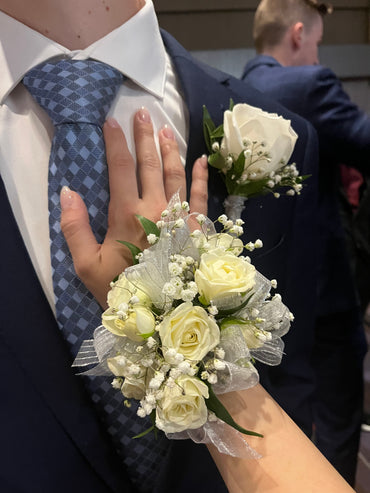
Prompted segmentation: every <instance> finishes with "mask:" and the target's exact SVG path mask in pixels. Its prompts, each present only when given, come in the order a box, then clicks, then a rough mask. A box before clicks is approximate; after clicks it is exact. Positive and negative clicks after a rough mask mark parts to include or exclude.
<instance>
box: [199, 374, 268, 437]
mask: <svg viewBox="0 0 370 493" xmlns="http://www.w3.org/2000/svg"><path fill="white" fill-rule="evenodd" d="M204 383H205V384H206V385H207V387H208V392H209V398H208V399H206V405H207V408H208V409H209V410H210V411H212V412H214V413H215V415H216V416H217V417H218V418H219V419H221V420H222V421H224V422H225V423H226V424H228V425H229V426H232V427H233V428H234V429H235V430H237V431H240V433H243V434H244V435H250V436H255V437H260V438H263V435H261V433H257V432H255V431H250V430H246V429H245V428H243V427H242V426H240V425H238V423H236V422H235V421H234V420H233V418H232V417H231V415H230V413H229V412H228V411H227V409H226V408H225V406H224V405H223V404H222V403H221V401H220V400H219V399H218V397H217V396H216V394H215V393H214V391H213V389H212V386H211V385H210V384H209V383H208V382H207V381H205V382H204Z"/></svg>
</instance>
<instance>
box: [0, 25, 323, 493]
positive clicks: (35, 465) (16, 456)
mask: <svg viewBox="0 0 370 493" xmlns="http://www.w3.org/2000/svg"><path fill="white" fill-rule="evenodd" d="M162 34H163V38H164V41H165V45H166V49H167V51H168V53H169V54H170V56H171V58H172V60H173V62H174V65H175V68H176V72H177V74H178V76H179V80H180V84H181V87H182V90H183V93H184V97H185V100H186V103H187V107H188V111H189V145H188V155H187V174H188V179H189V177H190V176H191V167H192V163H193V162H194V160H195V158H197V157H199V156H200V155H201V154H203V153H204V152H206V149H205V145H204V140H203V132H202V105H203V104H205V105H207V107H208V109H209V111H210V113H211V115H212V117H213V118H214V120H215V122H216V123H217V124H220V123H221V122H222V118H223V112H224V111H225V109H227V108H228V106H229V100H230V98H232V99H233V100H234V102H235V103H237V102H248V103H250V104H252V105H255V106H260V107H262V108H263V109H265V110H266V111H270V112H276V113H279V114H282V115H284V116H285V117H286V118H290V119H291V120H292V125H293V127H294V129H295V130H296V132H297V133H298V134H299V137H300V138H299V141H298V143H297V145H296V149H295V153H294V160H295V161H296V162H297V165H298V168H299V169H300V172H301V173H302V174H307V173H309V174H315V173H316V169H315V168H316V165H317V141H316V135H315V132H314V130H313V129H312V127H311V126H310V125H309V124H308V123H307V122H306V121H305V120H303V119H302V118H300V117H296V116H295V115H293V114H292V113H290V112H289V111H287V110H285V109H284V108H282V107H281V106H280V105H279V104H277V103H275V102H273V101H270V100H269V99H268V98H266V97H265V96H263V95H262V94H260V93H259V92H257V91H255V90H254V89H253V88H252V87H249V86H247V85H245V84H244V83H243V82H241V81H238V80H236V79H234V78H232V77H231V76H229V75H227V74H223V73H221V72H218V71H215V70H213V69H210V68H208V67H205V66H202V65H201V64H199V63H198V62H196V61H195V60H194V59H192V57H191V56H190V55H189V54H188V53H187V52H186V51H185V50H184V49H183V48H182V47H181V46H180V45H179V44H178V43H177V42H176V41H175V40H174V39H173V38H171V36H169V35H168V34H167V33H162ZM311 180H312V181H311V186H310V187H307V189H306V190H305V191H304V192H303V193H302V196H301V197H297V198H295V197H293V198H292V197H282V198H281V199H279V200H276V199H273V198H272V197H270V198H269V197H268V198H266V199H263V200H262V201H259V200H256V201H251V202H250V204H248V206H247V209H246V212H245V216H244V219H245V221H246V230H247V233H248V238H251V239H256V238H257V237H260V238H262V239H263V241H264V244H265V248H264V249H262V250H261V251H259V252H260V253H259V257H256V258H255V261H254V262H255V264H256V266H257V268H259V269H260V270H261V271H262V272H263V273H264V274H265V275H266V276H267V277H269V278H277V279H279V280H280V281H281V282H280V289H279V292H280V293H281V294H282V296H283V297H284V300H285V302H286V303H287V304H288V305H289V306H290V308H291V309H292V310H293V311H295V312H296V316H297V318H301V320H302V321H303V323H302V326H297V328H296V329H297V330H296V329H295V328H294V329H292V331H291V334H290V335H289V336H288V338H289V337H290V338H291V339H293V340H297V341H298V342H297V344H298V345H299V344H300V346H299V347H300V351H301V353H302V355H303V356H302V362H303V365H306V366H307V367H308V362H306V363H305V362H304V360H303V358H304V354H305V353H306V348H305V347H304V346H305V345H308V346H310V345H311V342H310V341H308V338H306V339H305V340H303V337H302V332H306V330H307V331H308V330H309V328H310V327H311V326H312V320H311V319H312V313H313V300H312V296H311V293H312V291H314V290H315V289H316V287H315V283H316V276H315V263H316V262H315V257H314V255H312V252H313V251H314V248H315V243H316V236H315V224H314V221H313V218H314V217H316V186H315V185H314V178H312V179H311ZM209 186H210V199H209V215H210V216H211V217H212V218H216V217H217V216H218V215H220V214H221V213H223V205H222V204H223V200H224V198H225V189H224V186H223V183H222V181H221V179H220V177H219V176H218V175H217V173H216V172H211V177H210V185H209ZM0 210H1V215H0V230H1V235H2V241H1V242H0V256H1V257H0V258H1V264H0V278H1V284H0V290H1V294H0V371H1V376H2V377H1V379H0V396H1V406H0V427H1V430H0V433H1V440H2V452H1V460H0V490H1V491H2V492H3V493H13V492H14V493H15V492H17V493H33V492H53V493H66V492H69V493H79V492H81V491H89V493H112V492H114V493H131V492H132V493H133V492H135V488H134V487H133V485H132V484H130V481H129V479H128V476H127V474H126V471H125V470H124V468H123V466H122V464H121V462H120V461H119V460H118V458H117V457H116V455H115V452H114V450H113V447H112V445H111V443H110V442H109V438H108V435H107V432H106V431H105V430H104V429H103V428H102V426H101V425H100V423H99V420H98V417H97V415H96V411H95V409H94V407H93V405H92V403H91V402H90V400H89V397H88V396H87V394H86V392H85V389H84V385H83V378H84V377H81V376H76V375H75V374H74V372H73V370H72V368H71V366H70V365H71V359H70V355H69V351H68V348H67V345H66V343H65V341H64V339H63V337H62V335H61V332H60V331H59V329H58V327H57V324H56V321H55V318H54V316H53V313H52V311H51V309H50V306H49V304H48V302H47V300H46V297H45V295H44V292H43V290H42V288H41V285H40V283H39V281H38V278H37V276H36V273H35V271H34V269H33V266H32V263H31V261H30V258H29V256H28V253H27V251H26V248H25V245H24V243H23V240H22V237H21V235H20V232H19V230H18V227H17V224H16V222H15V219H14V216H13V213H12V211H11V208H10V205H9V201H8V197H7V195H6V191H5V188H4V186H3V183H2V180H1V179H0ZM305 324H306V326H305ZM93 329H94V328H93V327H91V330H93ZM90 336H91V334H86V338H89V337H90ZM301 341H302V344H301ZM288 346H289V340H288ZM294 357H295V355H294V354H292V358H294ZM298 358H299V355H298ZM300 378H301V377H300V376H299V377H297V380H299V379H300ZM302 379H307V382H306V383H307V389H308V390H307V393H309V392H310V391H311V390H312V381H311V380H310V378H307V376H306V373H304V374H302ZM305 400H306V399H305V395H302V396H301V397H299V396H298V395H297V399H296V402H295V406H296V407H302V408H303V407H304V404H305ZM169 448H170V450H169V454H168V462H167V463H166V464H165V465H164V467H163V468H162V470H160V468H158V469H159V470H158V482H157V484H155V485H153V489H152V491H153V492H158V493H166V492H168V493H170V492H171V493H180V492H186V493H188V492H189V491H194V492H195V491H201V490H203V489H205V490H206V489H207V490H209V491H212V492H213V493H215V492H220V493H221V492H222V493H226V491H227V490H226V487H225V485H224V483H223V481H222V479H221V477H220V475H219V473H218V471H217V469H216V466H215V465H214V463H213V461H212V460H211V458H210V456H209V454H208V452H207V450H206V448H205V446H203V445H196V444H194V443H193V442H191V441H189V440H186V441H177V442H176V441H171V442H170V441H169Z"/></svg>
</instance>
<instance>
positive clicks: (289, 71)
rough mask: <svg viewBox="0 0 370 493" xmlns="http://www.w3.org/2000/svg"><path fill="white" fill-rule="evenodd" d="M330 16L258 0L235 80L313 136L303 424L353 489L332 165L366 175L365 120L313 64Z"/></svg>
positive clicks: (352, 301)
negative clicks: (313, 244) (309, 395)
mask: <svg viewBox="0 0 370 493" xmlns="http://www.w3.org/2000/svg"><path fill="white" fill-rule="evenodd" d="M330 11H331V7H329V6H327V5H326V4H324V3H320V2H317V1H315V0H262V1H261V2H260V4H259V5H258V8H257V11H256V13H255V17H254V27H253V36H254V43H255V47H256V50H257V53H258V54H257V56H256V57H255V58H254V59H252V60H251V61H249V62H248V63H247V65H246V66H245V68H244V72H243V75H242V79H243V80H244V81H245V82H247V83H249V84H252V85H254V86H255V87H258V89H259V90H260V91H262V92H263V93H264V94H266V95H268V96H270V97H272V98H274V99H275V100H277V101H279V102H280V103H281V104H283V105H284V106H286V107H287V108H289V109H290V110H292V111H294V112H296V113H298V114H299V115H301V116H303V117H304V118H306V119H307V120H308V121H309V122H311V123H312V125H313V126H314V127H315V129H316V131H317V133H318V137H319V151H320V165H319V214H318V217H317V221H318V223H319V238H320V239H319V242H320V244H319V249H320V254H319V283H318V291H317V300H318V305H317V311H316V316H315V318H316V319H315V347H314V351H313V355H312V364H313V367H314V370H315V374H316V390H315V395H314V399H313V407H312V409H313V424H314V426H315V443H316V444H317V446H318V448H319V449H320V450H321V451H322V453H323V454H324V455H325V456H326V457H327V458H328V459H329V461H330V462H331V463H332V464H333V465H334V466H335V467H336V468H337V469H338V471H339V472H340V473H341V474H342V475H343V476H344V477H345V478H346V479H347V481H348V482H349V483H350V484H353V483H354V480H355V472H356V463H357V452H358V447H359V438H360V429H361V419H362V406H363V359H364V355H365V353H366V340H365V337H364V330H363V326H362V322H361V317H360V310H359V302H358V296H357V293H356V287H355V281H354V275H353V272H352V271H351V268H350V259H349V254H348V251H347V248H346V238H345V232H344V229H343V226H342V224H341V220H340V216H339V203H338V194H339V186H340V168H339V165H340V164H346V165H349V166H354V167H356V168H358V169H359V170H361V171H362V172H364V173H368V171H369V162H370V118H369V117H368V116H367V115H366V114H365V113H363V112H362V111H360V110H359V108H358V107H357V106H356V105H355V104H353V103H352V102H351V101H350V99H349V97H348V95H347V94H346V93H345V92H344V90H343V88H342V86H341V83H340V81H339V80H338V78H337V77H336V75H335V74H334V73H333V72H332V71H331V70H329V69H328V68H325V67H323V66H321V65H319V59H318V46H319V44H320V42H321V39H322V35H323V16H324V15H325V14H326V13H328V12H330ZM296 371H299V369H298V368H297V369H296ZM269 373H270V379H271V386H269V387H267V388H268V390H269V391H270V392H271V393H272V395H273V396H274V397H275V398H276V399H277V400H278V402H279V403H280V404H281V405H282V406H283V407H284V406H285V401H284V398H282V396H280V394H279V387H278V384H279V379H284V378H285V377H284V374H280V373H279V369H277V371H276V372H275V370H274V369H271V371H269ZM294 391H295V389H292V396H294Z"/></svg>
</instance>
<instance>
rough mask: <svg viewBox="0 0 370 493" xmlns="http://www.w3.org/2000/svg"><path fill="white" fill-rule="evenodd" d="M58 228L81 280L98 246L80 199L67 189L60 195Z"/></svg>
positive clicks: (93, 259)
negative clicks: (60, 210) (59, 227)
mask: <svg viewBox="0 0 370 493" xmlns="http://www.w3.org/2000/svg"><path fill="white" fill-rule="evenodd" d="M60 205H61V209H62V212H61V220H60V226H61V229H62V232H63V234H64V237H65V239H66V242H67V244H68V248H69V250H70V252H71V255H72V259H73V263H74V266H75V270H76V273H77V275H78V276H79V277H81V279H83V278H84V273H85V272H86V270H88V264H90V262H94V261H95V259H96V256H97V252H98V249H99V245H98V243H97V241H96V239H95V236H94V234H93V232H92V230H91V227H90V223H89V215H88V212H87V209H86V206H85V204H84V202H83V200H82V199H81V197H80V196H79V195H78V193H76V192H72V191H71V190H70V189H69V188H68V187H63V188H62V191H61V193H60Z"/></svg>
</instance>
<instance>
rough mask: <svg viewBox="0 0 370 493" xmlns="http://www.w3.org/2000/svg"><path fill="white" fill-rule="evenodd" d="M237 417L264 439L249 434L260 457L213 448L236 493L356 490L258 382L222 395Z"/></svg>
mask: <svg viewBox="0 0 370 493" xmlns="http://www.w3.org/2000/svg"><path fill="white" fill-rule="evenodd" d="M219 397H220V399H221V400H222V402H223V404H224V405H225V406H226V407H227V409H228V411H229V412H230V413H231V414H232V416H233V418H234V419H235V421H236V422H237V423H238V424H240V425H241V426H243V427H245V428H247V429H250V430H254V431H257V432H259V433H262V434H263V435H264V438H258V437H250V436H248V437H246V439H247V441H248V443H249V445H250V446H251V447H253V448H254V449H255V450H256V451H257V452H259V453H260V454H261V455H262V458H260V459H257V460H255V459H238V458H235V457H231V456H227V455H224V454H220V453H219V452H218V451H217V449H216V448H215V447H214V446H209V451H210V453H211V455H212V457H213V459H214V461H215V463H216V465H217V467H218V468H219V470H220V473H221V475H222V477H223V479H224V481H225V483H226V485H227V487H228V490H229V491H230V493H246V492H249V491H253V492H254V493H258V492H261V493H262V492H263V493H266V492H268V493H280V492H281V493H297V491H299V492H300V493H323V492H325V493H350V492H351V491H352V492H353V490H352V488H351V487H350V486H349V485H348V484H347V483H346V482H345V481H344V479H342V477H341V476H340V475H339V474H338V473H337V471H336V470H335V469H334V468H333V467H332V466H331V465H330V464H329V462H328V461H327V460H326V459H325V458H324V456H323V455H321V453H320V452H319V451H318V449H317V448H316V447H315V446H314V445H313V444H312V442H311V441H310V440H309V439H308V438H307V437H306V436H305V435H304V434H303V433H302V432H301V430H300V429H299V428H298V427H297V426H296V425H295V423H294V422H293V421H292V420H291V419H290V418H289V416H288V415H287V414H286V413H285V412H284V411H283V410H282V409H281V407H280V406H279V405H278V404H277V403H276V402H275V401H274V400H273V399H272V397H271V396H270V395H269V394H268V393H267V392H266V391H265V390H264V389H263V388H262V386H261V385H257V386H255V387H253V388H251V389H248V390H245V391H240V392H231V393H229V394H225V395H223V396H219Z"/></svg>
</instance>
